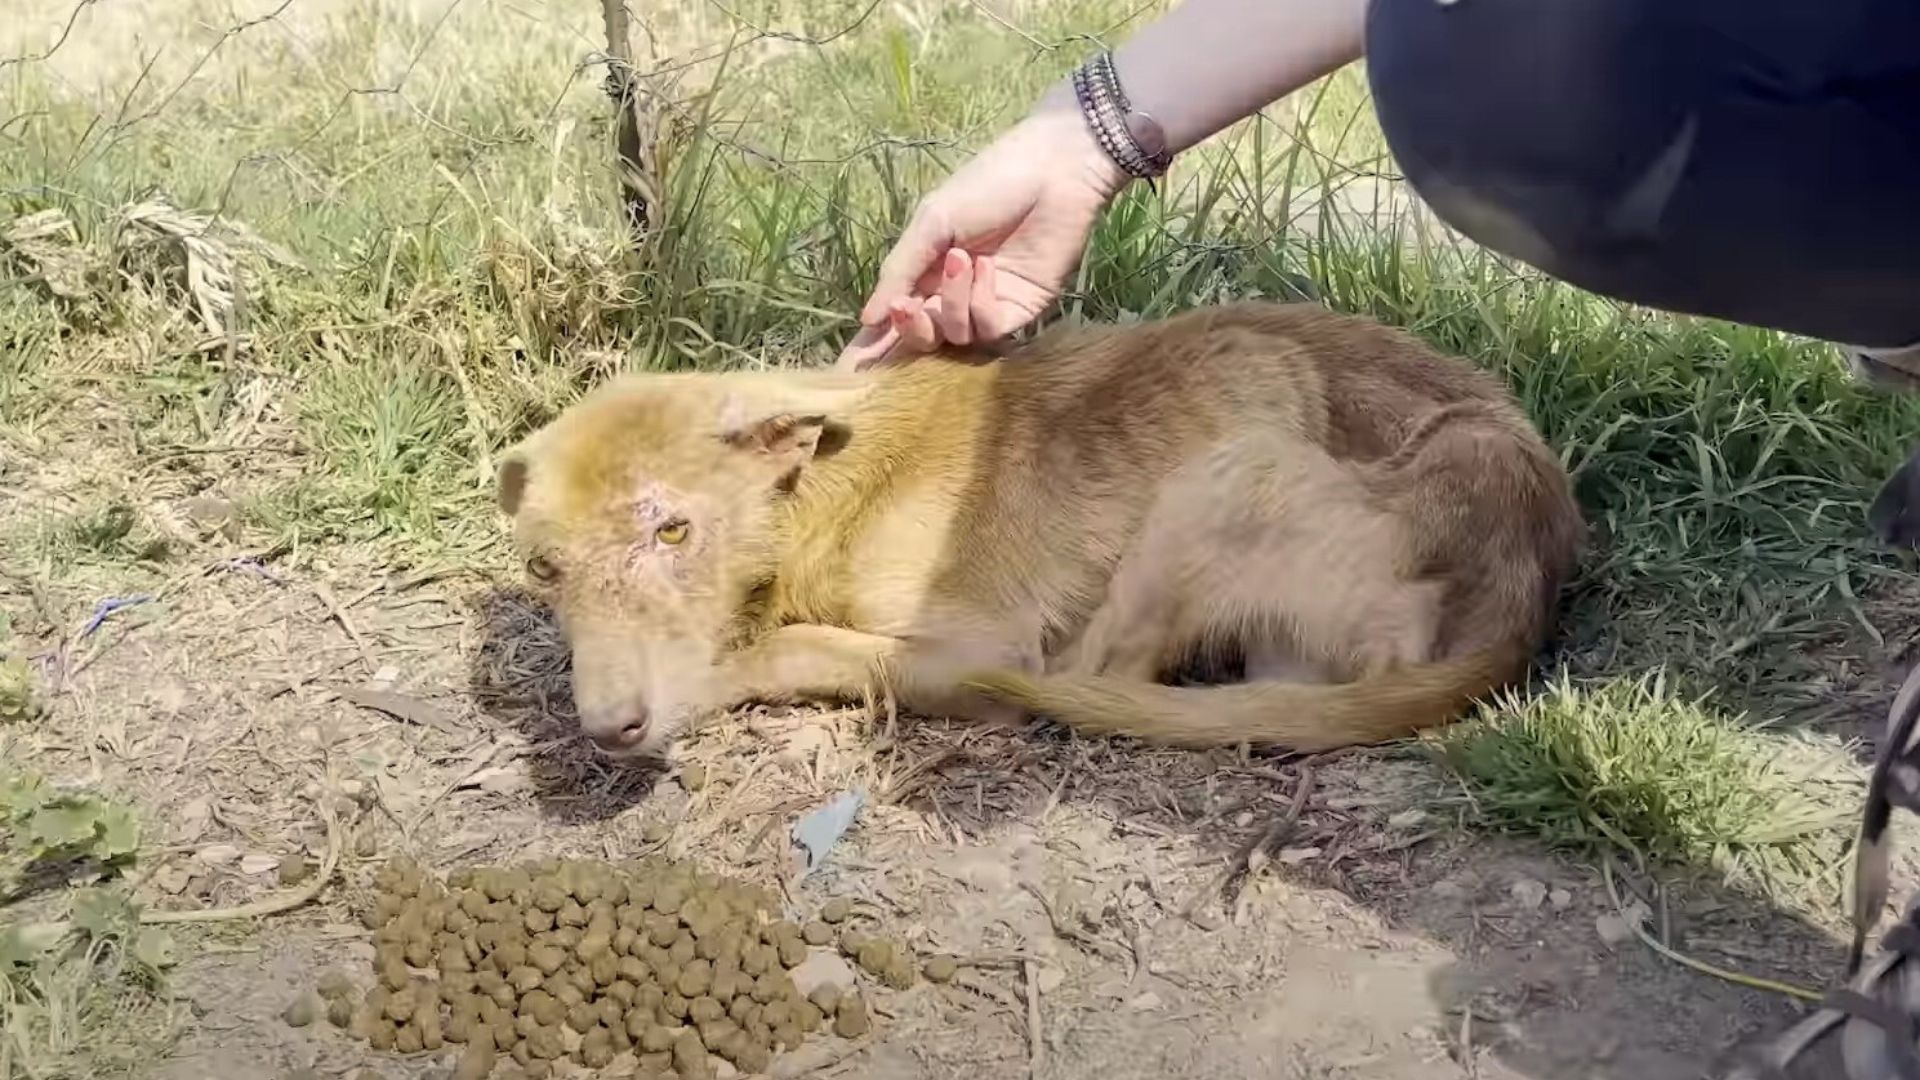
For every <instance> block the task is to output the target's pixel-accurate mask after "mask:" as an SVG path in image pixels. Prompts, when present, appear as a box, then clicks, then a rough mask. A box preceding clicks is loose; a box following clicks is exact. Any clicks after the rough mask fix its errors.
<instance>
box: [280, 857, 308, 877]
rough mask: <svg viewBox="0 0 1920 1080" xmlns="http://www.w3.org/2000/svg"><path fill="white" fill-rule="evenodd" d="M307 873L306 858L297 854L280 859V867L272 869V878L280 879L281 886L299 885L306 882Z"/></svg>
mask: <svg viewBox="0 0 1920 1080" xmlns="http://www.w3.org/2000/svg"><path fill="white" fill-rule="evenodd" d="M307 872H308V871H307V859H306V856H304V855H300V854H298V853H296V854H293V855H288V856H286V857H285V858H283V859H281V860H280V865H278V866H277V867H275V868H274V876H275V877H277V878H279V879H280V884H282V885H298V884H300V883H301V882H303V881H305V880H307Z"/></svg>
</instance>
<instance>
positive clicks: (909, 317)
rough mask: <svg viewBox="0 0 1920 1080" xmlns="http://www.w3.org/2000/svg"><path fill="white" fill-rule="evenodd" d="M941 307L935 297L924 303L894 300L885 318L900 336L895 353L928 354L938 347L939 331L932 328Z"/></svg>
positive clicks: (910, 300) (937, 298) (911, 300)
mask: <svg viewBox="0 0 1920 1080" xmlns="http://www.w3.org/2000/svg"><path fill="white" fill-rule="evenodd" d="M942 307H943V305H942V304H941V303H940V298H939V297H937V296H935V297H932V298H931V299H928V300H925V301H919V300H913V299H911V298H909V299H905V300H896V301H894V304H893V306H892V307H890V308H888V309H887V318H888V319H889V321H890V322H891V323H892V326H893V330H894V332H895V333H897V334H899V335H900V344H899V345H898V346H896V351H898V352H902V353H914V354H918V353H929V352H932V351H933V350H935V349H937V348H939V347H940V331H939V329H938V328H937V327H935V326H934V323H933V317H934V315H936V314H938V313H940V311H941V309H942Z"/></svg>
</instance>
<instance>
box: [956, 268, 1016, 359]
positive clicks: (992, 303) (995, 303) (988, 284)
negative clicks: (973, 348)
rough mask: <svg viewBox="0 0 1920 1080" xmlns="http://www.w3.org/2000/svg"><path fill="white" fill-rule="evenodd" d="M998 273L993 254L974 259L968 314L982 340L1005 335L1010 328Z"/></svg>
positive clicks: (990, 339)
mask: <svg viewBox="0 0 1920 1080" xmlns="http://www.w3.org/2000/svg"><path fill="white" fill-rule="evenodd" d="M997 273H998V271H997V270H996V269H995V268H994V262H993V257H992V256H990V255H982V256H980V257H979V258H978V259H975V260H973V290H972V291H971V292H970V293H969V294H968V296H967V314H968V321H969V322H971V323H972V324H973V332H974V334H975V335H976V336H977V337H978V338H979V339H980V340H982V341H993V340H995V339H997V338H1001V337H1005V336H1006V334H1007V332H1008V330H1009V329H1010V328H1009V327H1008V326H1007V325H1006V323H1007V322H1008V320H1007V317H1006V316H1005V314H1004V313H1003V312H1002V311H1001V303H1000V293H999V292H998V290H997V288H996V281H995V275H996V274H997Z"/></svg>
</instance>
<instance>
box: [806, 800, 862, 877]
mask: <svg viewBox="0 0 1920 1080" xmlns="http://www.w3.org/2000/svg"><path fill="white" fill-rule="evenodd" d="M866 801H867V793H866V791H865V790H863V789H861V788H854V789H853V790H852V791H848V792H844V793H843V794H841V795H840V797H839V798H836V799H834V800H833V801H832V802H830V803H828V804H827V805H825V806H823V807H821V808H820V809H818V810H815V811H814V812H812V813H810V814H808V815H807V816H805V817H803V818H801V819H800V820H799V821H797V822H794V825H793V842H794V843H795V844H797V845H799V847H800V854H801V859H802V863H801V867H800V874H799V876H798V877H796V878H795V879H794V880H796V881H798V880H799V879H800V878H804V877H806V876H807V875H808V874H810V873H812V872H813V870H814V868H815V867H817V866H819V865H820V864H821V863H822V862H824V861H825V860H826V857H827V853H828V852H829V851H832V850H833V846H834V845H835V844H838V843H839V842H840V838H841V837H842V836H845V835H846V832H847V830H848V829H849V828H852V826H853V819H854V818H855V817H856V816H858V815H859V813H860V807H861V806H862V805H863V804H864V803H865V802H866Z"/></svg>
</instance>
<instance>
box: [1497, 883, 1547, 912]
mask: <svg viewBox="0 0 1920 1080" xmlns="http://www.w3.org/2000/svg"><path fill="white" fill-rule="evenodd" d="M1507 891H1508V892H1509V893H1510V894H1512V896H1513V902H1514V903H1516V904H1519V905H1520V906H1521V907H1523V908H1525V909H1527V910H1528V911H1536V910H1538V909H1539V907H1540V905H1541V904H1544V903H1546V901H1547V886H1546V884H1545V883H1544V882H1539V881H1535V880H1533V879H1532V878H1521V879H1520V880H1519V881H1516V882H1514V883H1513V887H1512V888H1510V889H1508V890H1507Z"/></svg>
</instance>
